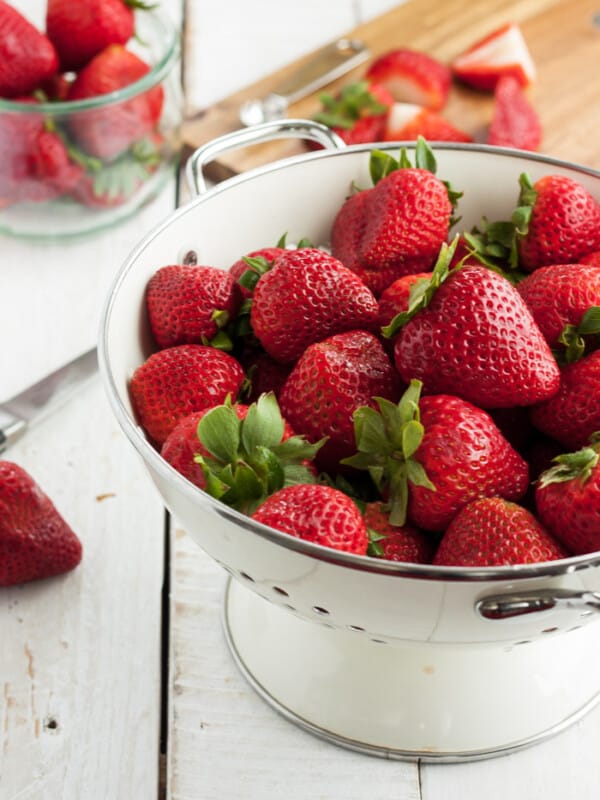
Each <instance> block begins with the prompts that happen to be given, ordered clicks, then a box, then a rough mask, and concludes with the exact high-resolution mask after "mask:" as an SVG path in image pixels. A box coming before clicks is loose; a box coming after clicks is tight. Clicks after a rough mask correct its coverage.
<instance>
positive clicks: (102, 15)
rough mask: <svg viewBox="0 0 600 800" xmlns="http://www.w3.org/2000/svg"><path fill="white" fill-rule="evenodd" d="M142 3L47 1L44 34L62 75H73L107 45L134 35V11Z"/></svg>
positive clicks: (142, 6) (134, 0) (124, 0)
mask: <svg viewBox="0 0 600 800" xmlns="http://www.w3.org/2000/svg"><path fill="white" fill-rule="evenodd" d="M136 8H139V9H149V8H150V6H149V5H147V4H146V3H144V2H142V0H78V2H77V3H73V2H71V0H48V3H47V8H46V32H47V35H48V38H49V39H50V40H51V42H52V43H53V44H54V46H55V48H56V50H57V52H58V56H59V58H60V67H61V71H62V72H68V71H77V70H79V69H81V67H84V66H85V65H86V64H87V63H88V62H89V61H91V60H92V58H93V57H94V56H96V55H98V53H99V52H100V51H101V50H104V48H105V47H108V46H109V45H111V44H126V43H127V42H128V41H129V39H131V37H132V36H133V35H134V32H135V31H134V28H135V20H134V15H133V12H134V9H136Z"/></svg>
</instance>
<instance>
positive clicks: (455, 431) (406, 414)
mask: <svg viewBox="0 0 600 800" xmlns="http://www.w3.org/2000/svg"><path fill="white" fill-rule="evenodd" d="M421 388H422V385H421V383H420V382H419V381H416V380H413V381H411V383H410V385H409V387H408V389H407V390H406V392H405V393H404V395H403V396H402V398H401V399H400V402H399V403H398V405H394V404H393V403H391V402H389V401H388V400H384V399H383V398H376V402H377V406H378V410H375V409H373V408H371V407H361V408H359V409H357V411H356V412H355V415H354V427H355V437H356V447H357V451H358V452H357V453H356V454H355V455H354V456H351V457H350V458H346V459H344V461H343V463H344V464H346V465H348V466H352V467H355V468H357V469H363V470H367V471H368V472H369V474H370V475H371V478H372V480H373V482H374V483H375V486H376V488H377V489H378V490H379V492H380V493H381V495H382V496H383V497H385V498H386V501H387V502H389V504H390V521H391V523H392V525H404V523H405V522H406V519H407V518H408V519H409V521H411V522H413V523H414V524H415V525H417V526H418V527H419V528H421V529H423V530H427V531H443V530H445V528H446V527H447V526H448V524H449V523H450V521H451V520H452V519H453V517H454V516H455V515H456V514H457V513H458V511H459V510H460V509H461V508H462V507H463V506H464V505H466V504H467V503H468V502H470V501H471V500H474V499H476V498H479V497H486V496H488V497H491V496H494V495H499V496H501V497H504V498H506V499H508V500H518V499H519V498H521V497H522V496H523V495H524V494H525V492H526V490H527V485H528V467H527V462H526V461H525V460H524V459H523V458H522V457H521V456H520V455H519V454H518V453H517V452H516V451H515V450H514V449H513V448H512V447H511V445H510V444H509V443H508V442H507V441H506V439H505V438H504V437H503V436H502V434H501V433H500V431H499V430H498V428H497V427H496V425H495V424H494V421H493V420H492V418H491V417H490V415H489V414H488V413H486V412H485V411H483V410H482V409H480V408H477V406H474V405H472V404H471V403H468V402H466V401H465V400H462V399H461V398H459V397H454V396H451V395H430V396H426V397H422V398H420V399H419V396H420V392H421Z"/></svg>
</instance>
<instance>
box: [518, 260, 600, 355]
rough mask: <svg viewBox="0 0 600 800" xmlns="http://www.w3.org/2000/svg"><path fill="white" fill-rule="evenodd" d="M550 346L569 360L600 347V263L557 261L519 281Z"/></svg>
mask: <svg viewBox="0 0 600 800" xmlns="http://www.w3.org/2000/svg"><path fill="white" fill-rule="evenodd" d="M517 291H518V292H519V294H520V295H521V297H522V298H523V300H524V301H525V303H526V304H527V307H528V308H529V310H530V311H531V313H532V315H533V318H534V319H535V321H536V323H537V325H538V327H539V329H540V330H541V332H542V334H543V335H544V338H545V339H546V341H547V342H548V344H549V345H550V347H551V348H552V349H553V350H554V351H555V352H557V354H559V355H560V357H561V359H563V358H564V360H566V361H567V362H572V361H576V360H577V359H578V358H581V356H582V355H583V353H584V351H585V349H586V345H587V347H588V352H589V351H590V350H593V349H596V348H597V347H599V346H600V266H590V265H588V264H553V265H551V266H548V267H540V268H539V269H536V270H535V272H532V273H531V274H530V275H528V276H527V277H526V278H525V279H524V280H522V281H520V283H518V284H517Z"/></svg>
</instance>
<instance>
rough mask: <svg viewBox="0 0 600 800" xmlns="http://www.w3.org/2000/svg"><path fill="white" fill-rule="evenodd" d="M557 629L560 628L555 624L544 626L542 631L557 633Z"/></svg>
mask: <svg viewBox="0 0 600 800" xmlns="http://www.w3.org/2000/svg"><path fill="white" fill-rule="evenodd" d="M557 630H558V628H557V627H556V625H555V626H553V627H552V628H544V629H543V631H542V633H555V632H556V631H557Z"/></svg>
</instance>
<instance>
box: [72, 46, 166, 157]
mask: <svg viewBox="0 0 600 800" xmlns="http://www.w3.org/2000/svg"><path fill="white" fill-rule="evenodd" d="M149 71H150V67H149V66H148V64H146V63H145V62H144V61H142V59H141V58H139V57H138V56H136V55H135V53H132V52H130V51H129V50H126V49H125V48H124V47H123V46H122V45H118V44H114V45H110V46H109V47H107V48H106V49H105V50H102V51H101V52H100V53H98V55H97V56H95V57H94V58H93V59H92V60H91V61H90V62H89V63H88V64H87V65H86V66H85V67H84V68H83V69H82V70H81V71H80V72H79V73H78V75H77V78H76V79H75V81H74V82H73V83H72V85H71V87H70V89H69V100H84V99H86V98H88V97H96V96H97V95H103V94H108V93H110V92H115V91H117V90H118V89H122V88H124V87H126V86H129V85H130V84H132V83H135V82H136V81H138V80H139V79H140V78H142V77H143V76H144V75H147V74H148V72H149ZM163 97H164V90H163V88H162V86H154V87H153V88H151V89H148V91H146V92H143V93H141V94H137V95H134V96H133V97H132V98H130V99H129V100H122V101H120V102H116V103H114V104H112V105H110V106H107V107H105V108H101V109H90V110H89V111H86V112H85V113H84V112H81V113H80V114H78V115H76V116H75V117H73V118H72V119H71V120H70V129H71V133H72V134H73V136H74V137H75V139H76V140H77V143H78V144H79V145H80V146H81V147H82V148H83V149H84V150H85V151H86V152H87V153H89V154H90V155H92V156H95V157H96V158H101V159H106V160H111V159H114V158H116V156H118V155H119V154H120V153H122V152H123V151H124V150H127V148H128V147H130V146H131V145H132V144H133V143H134V142H136V141H138V140H139V139H142V138H143V137H144V136H145V135H146V134H148V133H150V132H151V131H152V129H153V128H154V127H155V126H156V124H157V123H158V120H159V119H160V115H161V113H162V105H163Z"/></svg>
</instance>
